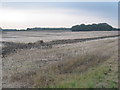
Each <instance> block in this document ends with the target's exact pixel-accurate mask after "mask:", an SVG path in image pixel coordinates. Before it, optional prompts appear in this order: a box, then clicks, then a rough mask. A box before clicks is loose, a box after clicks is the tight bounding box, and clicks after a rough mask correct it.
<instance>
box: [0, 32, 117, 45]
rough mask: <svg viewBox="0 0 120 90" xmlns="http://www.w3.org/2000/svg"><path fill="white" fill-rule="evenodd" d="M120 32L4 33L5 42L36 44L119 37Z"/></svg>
mask: <svg viewBox="0 0 120 90" xmlns="http://www.w3.org/2000/svg"><path fill="white" fill-rule="evenodd" d="M117 34H118V31H86V32H71V31H63V30H59V31H55V30H52V31H19V32H18V31H10V32H3V34H2V40H3V41H12V42H24V43H28V42H35V41H38V40H43V41H52V40H60V39H78V38H89V37H99V36H108V35H117Z"/></svg>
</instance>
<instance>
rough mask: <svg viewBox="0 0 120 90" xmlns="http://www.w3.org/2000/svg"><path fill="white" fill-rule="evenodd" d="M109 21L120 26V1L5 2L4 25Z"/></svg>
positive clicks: (1, 9) (0, 12)
mask: <svg viewBox="0 0 120 90" xmlns="http://www.w3.org/2000/svg"><path fill="white" fill-rule="evenodd" d="M83 23H84V24H93V23H108V24H110V25H112V26H113V27H118V3H117V2H2V3H1V5H0V27H2V28H4V29H26V28H33V27H66V28H70V27H72V26H73V25H80V24H83Z"/></svg>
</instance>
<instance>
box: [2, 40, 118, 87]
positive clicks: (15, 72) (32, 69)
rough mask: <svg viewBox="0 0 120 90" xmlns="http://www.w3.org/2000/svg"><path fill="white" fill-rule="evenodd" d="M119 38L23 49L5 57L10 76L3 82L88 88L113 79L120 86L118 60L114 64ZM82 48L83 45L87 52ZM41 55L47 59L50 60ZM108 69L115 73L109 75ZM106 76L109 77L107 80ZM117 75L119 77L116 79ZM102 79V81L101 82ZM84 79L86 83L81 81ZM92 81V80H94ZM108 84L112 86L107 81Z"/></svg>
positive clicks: (4, 70)
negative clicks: (43, 48)
mask: <svg viewBox="0 0 120 90" xmlns="http://www.w3.org/2000/svg"><path fill="white" fill-rule="evenodd" d="M116 42H117V40H116V39H108V40H98V41H90V42H84V43H77V44H69V45H61V46H60V45H59V46H55V47H53V48H52V49H48V50H37V49H33V50H23V51H19V52H17V53H16V54H11V55H9V56H8V57H5V58H4V61H3V63H4V65H5V66H4V67H3V72H4V73H3V74H4V75H5V76H6V77H7V78H6V79H4V81H5V80H8V82H7V81H6V82H7V83H6V84H4V85H3V86H4V87H7V86H9V85H11V87H17V88H18V87H42V88H46V87H50V88H51V87H53V88H54V87H59V88H61V87H64V88H67V87H73V88H74V87H75V88H77V87H84V88H87V87H102V85H103V84H104V83H105V84H109V83H110V84H111V85H113V87H116V85H117V84H116V81H117V78H115V77H117V73H118V72H117V71H116V70H117V69H116V68H117V64H113V62H114V58H111V57H113V56H114V57H115V60H116V61H117V59H116V57H117V50H118V49H117V43H116ZM81 48H83V51H84V53H83V51H82V49H81ZM33 52H34V53H33ZM41 59H46V60H47V61H46V60H41ZM56 59H59V60H57V61H55V60H56ZM60 59H61V60H60ZM108 61H111V63H112V66H113V67H115V68H114V69H113V70H112V72H111V71H109V70H110V69H111V68H110V66H109V65H110V64H108V63H109V62H108ZM116 61H115V62H116ZM36 62H37V63H36ZM20 63H21V64H20ZM42 63H44V64H43V65H42V67H39V65H41V64H42ZM11 66H13V67H11ZM8 69H11V70H8ZM114 71H116V72H114ZM8 73H9V75H8ZM106 73H107V74H106ZM108 73H109V74H110V75H111V76H108V75H109V74H108ZM107 76H108V77H107ZM106 78H108V80H109V81H107V80H106V81H104V79H106ZM113 78H115V79H114V80H115V82H114V80H113ZM98 79H99V80H98ZM99 81H101V82H100V83H99ZM82 82H84V84H81V85H79V83H82ZM91 82H92V84H90V83H91ZM16 83H17V84H16ZM20 83H23V84H24V85H23V84H22V85H21V86H20V85H19V84H20ZM85 83H86V84H85ZM101 83H102V85H101ZM114 83H115V84H114ZM106 87H110V86H109V85H107V86H106Z"/></svg>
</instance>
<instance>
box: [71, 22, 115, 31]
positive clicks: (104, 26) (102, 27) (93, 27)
mask: <svg viewBox="0 0 120 90" xmlns="http://www.w3.org/2000/svg"><path fill="white" fill-rule="evenodd" d="M71 30H72V31H111V30H113V27H112V26H110V25H109V24H107V23H99V24H92V25H85V24H81V25H75V26H72V28H71Z"/></svg>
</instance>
